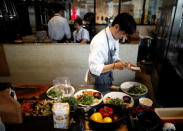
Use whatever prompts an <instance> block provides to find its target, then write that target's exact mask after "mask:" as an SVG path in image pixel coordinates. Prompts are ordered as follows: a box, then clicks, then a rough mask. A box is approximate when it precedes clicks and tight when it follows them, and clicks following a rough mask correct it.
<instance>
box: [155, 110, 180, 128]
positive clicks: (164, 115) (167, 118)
mask: <svg viewBox="0 0 183 131" xmlns="http://www.w3.org/2000/svg"><path fill="white" fill-rule="evenodd" d="M155 113H156V114H157V115H158V116H159V117H160V119H161V120H162V122H164V123H165V122H170V123H175V124H182V123H183V108H182V107H169V108H155Z"/></svg>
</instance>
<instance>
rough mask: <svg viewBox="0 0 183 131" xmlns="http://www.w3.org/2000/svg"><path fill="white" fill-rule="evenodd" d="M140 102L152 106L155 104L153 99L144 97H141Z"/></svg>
mask: <svg viewBox="0 0 183 131" xmlns="http://www.w3.org/2000/svg"><path fill="white" fill-rule="evenodd" d="M139 104H140V105H141V106H144V107H151V106H152V104H153V101H152V100H151V99H149V98H145V97H142V98H140V99H139Z"/></svg>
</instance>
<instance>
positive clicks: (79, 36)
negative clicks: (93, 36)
mask: <svg viewBox="0 0 183 131" xmlns="http://www.w3.org/2000/svg"><path fill="white" fill-rule="evenodd" d="M74 27H75V29H76V30H75V31H74V32H73V38H74V42H77V43H82V44H85V43H88V42H89V41H90V35H89V32H88V30H87V29H85V28H83V22H82V19H81V18H79V17H78V18H77V19H76V20H75V21H74Z"/></svg>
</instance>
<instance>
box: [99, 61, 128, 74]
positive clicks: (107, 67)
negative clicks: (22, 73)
mask: <svg viewBox="0 0 183 131" xmlns="http://www.w3.org/2000/svg"><path fill="white" fill-rule="evenodd" d="M127 66H128V63H127V62H125V61H119V62H115V63H112V64H108V65H104V68H103V70H102V73H104V72H108V71H111V70H114V69H118V70H123V69H124V68H126V67H127Z"/></svg>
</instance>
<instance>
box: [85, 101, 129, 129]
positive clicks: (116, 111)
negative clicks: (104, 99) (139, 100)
mask: <svg viewBox="0 0 183 131" xmlns="http://www.w3.org/2000/svg"><path fill="white" fill-rule="evenodd" d="M106 106H107V107H110V108H112V109H113V114H112V115H118V119H117V120H114V121H113V120H112V122H110V123H104V122H97V121H94V120H93V119H92V118H91V116H92V115H93V113H96V112H99V110H100V109H101V108H104V107H106ZM126 111H127V110H126V109H123V108H122V107H119V106H116V105H111V104H100V105H97V106H94V107H92V108H90V110H89V111H88V120H89V123H90V124H89V126H90V128H91V129H107V130H114V129H117V128H119V127H120V126H121V125H122V123H123V121H125V119H126V118H127V112H126ZM112 115H111V116H110V117H112Z"/></svg>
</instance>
